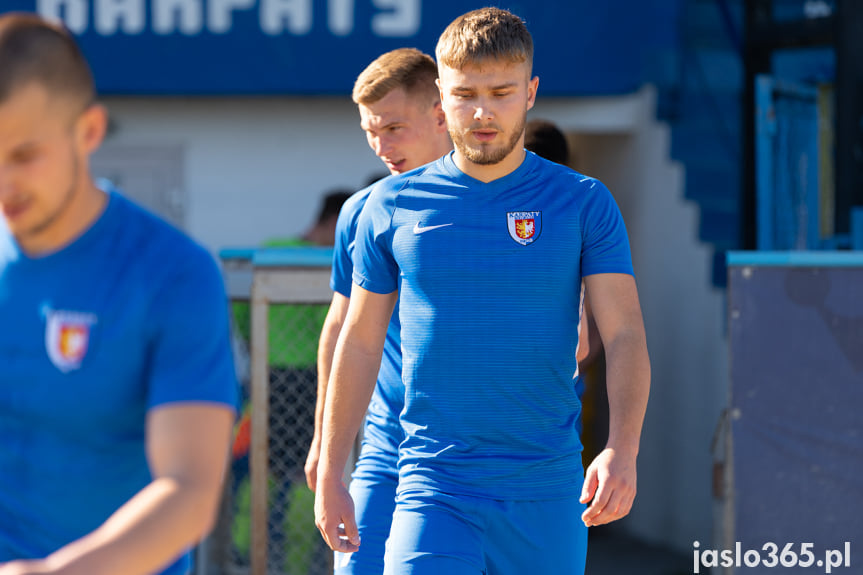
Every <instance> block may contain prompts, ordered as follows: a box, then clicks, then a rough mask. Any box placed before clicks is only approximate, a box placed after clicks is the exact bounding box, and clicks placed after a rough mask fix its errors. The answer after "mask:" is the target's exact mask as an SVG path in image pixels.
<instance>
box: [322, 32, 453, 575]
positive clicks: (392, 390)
mask: <svg viewBox="0 0 863 575" xmlns="http://www.w3.org/2000/svg"><path fill="white" fill-rule="evenodd" d="M436 79H437V66H436V65H435V63H434V60H433V59H432V58H431V57H430V56H428V55H426V54H423V53H422V52H420V51H419V50H415V49H413V48H402V49H398V50H393V51H391V52H387V53H386V54H383V55H381V56H379V57H378V58H377V59H375V60H374V61H373V62H372V63H371V64H369V65H368V66H367V67H366V69H365V70H363V72H362V73H361V74H360V75H359V76H358V77H357V80H356V83H355V85H354V90H353V100H354V102H355V103H356V104H357V107H358V108H359V112H360V126H361V127H362V128H363V130H364V131H365V133H366V137H367V139H368V142H369V146H370V147H371V148H372V150H374V152H375V154H376V155H377V156H378V157H379V158H380V159H381V160H382V161H383V162H384V164H386V166H387V168H388V169H389V170H390V172H391V173H392V174H401V173H403V172H407V171H409V170H413V169H415V168H418V167H420V166H422V165H423V164H426V163H428V162H433V161H434V160H436V159H438V158H439V157H441V156H442V155H444V154H446V153H447V152H449V151H450V150H451V149H452V144H451V142H450V140H449V135H448V134H447V130H446V124H445V122H444V117H443V111H442V110H441V105H440V95H439V92H438V89H437V86H436V85H435V80H436ZM372 187H373V186H370V187H368V188H366V189H364V190H361V191H359V192H357V193H356V194H354V195H353V196H352V197H351V198H350V199H349V200H347V202H345V205H344V206H343V207H342V210H341V213H340V214H339V220H338V223H337V226H336V244H335V246H334V251H333V273H332V278H331V281H330V285H331V287H332V288H333V301H332V304H331V305H330V309H329V312H328V314H327V319H326V321H325V323H324V327H323V330H322V331H321V338H320V343H319V345H318V401H317V408H316V417H315V436H314V439H313V441H312V447H311V449H310V450H309V458H308V460H307V462H306V477H307V480H308V484H309V487H311V488H312V489H315V482H316V480H317V465H318V458H319V456H320V445H321V432H322V418H323V412H324V406H325V400H326V393H327V392H326V390H327V379H328V377H329V374H330V371H331V367H332V359H333V351H334V349H335V344H336V340H337V339H338V335H339V332H340V331H341V328H342V326H343V324H344V319H345V314H346V313H347V308H348V302H349V298H350V296H351V284H352V281H351V276H352V273H353V262H352V255H353V251H354V243H355V238H356V232H357V220H358V219H359V216H360V212H361V211H362V209H363V206H364V205H365V203H366V200H367V199H368V197H369V193H370V191H371V189H372ZM400 342H401V339H400V328H399V321H398V314H393V317H392V319H391V321H390V322H389V326H388V327H387V329H386V341H385V343H384V355H383V360H382V361H381V364H380V371H379V372H378V374H377V384H376V385H375V389H374V393H373V397H372V400H371V404H369V403H368V402H367V403H366V404H365V405H368V406H369V407H368V415H367V418H366V423H365V428H364V432H363V445H362V450H361V452H360V456H359V460H358V461H357V465H356V469H355V470H354V473H353V476H352V480H351V484H350V492H351V496H352V498H353V501H354V504H355V511H356V518H357V525H358V528H359V531H360V533H361V534H362V537H363V542H364V543H363V546H362V548H361V549H359V550H358V551H356V552H354V553H350V554H342V553H336V558H335V568H336V573H337V574H339V575H347V574H353V575H360V574H368V575H378V574H380V573H381V572H382V571H383V566H384V563H383V561H384V544H385V543H386V539H387V536H388V535H389V531H390V523H391V522H392V515H393V509H394V507H395V493H396V485H397V483H398V469H397V461H398V446H399V444H400V443H401V441H402V439H404V432H402V429H401V426H400V425H399V413H401V410H402V408H403V407H404V393H405V390H404V385H403V384H402V380H401V368H402V356H401V343H400Z"/></svg>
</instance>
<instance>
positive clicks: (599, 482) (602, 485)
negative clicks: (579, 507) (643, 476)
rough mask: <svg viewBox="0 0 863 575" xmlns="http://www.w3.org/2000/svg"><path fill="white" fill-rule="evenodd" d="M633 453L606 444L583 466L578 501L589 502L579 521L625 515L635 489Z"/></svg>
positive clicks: (594, 521)
mask: <svg viewBox="0 0 863 575" xmlns="http://www.w3.org/2000/svg"><path fill="white" fill-rule="evenodd" d="M636 483H637V479H636V472H635V456H634V455H624V454H621V453H618V452H616V451H615V450H614V449H611V448H608V447H606V448H605V449H604V450H603V451H602V453H600V454H599V455H597V456H596V459H594V460H593V462H592V463H591V464H590V466H589V467H588V468H587V471H586V472H585V474H584V487H583V488H582V490H581V498H580V499H579V500H580V501H581V502H582V503H590V505H588V507H587V509H585V511H584V513H583V514H582V515H581V520H582V521H584V524H585V525H587V526H588V527H593V526H595V525H604V524H605V523H611V522H612V521H617V520H618V519H620V518H621V517H625V516H626V515H627V514H628V513H629V510H630V509H632V502H633V501H634V500H635V491H636Z"/></svg>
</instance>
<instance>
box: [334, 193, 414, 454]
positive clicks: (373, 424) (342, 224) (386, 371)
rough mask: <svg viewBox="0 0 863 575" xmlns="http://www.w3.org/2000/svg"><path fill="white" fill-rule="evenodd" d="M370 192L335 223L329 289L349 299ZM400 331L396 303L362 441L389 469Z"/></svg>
mask: <svg viewBox="0 0 863 575" xmlns="http://www.w3.org/2000/svg"><path fill="white" fill-rule="evenodd" d="M371 190H372V187H371V186H370V187H368V188H365V189H363V190H360V191H359V192H357V193H355V194H354V195H352V196H351V197H350V198H348V200H347V201H346V202H345V203H344V205H342V209H341V211H340V212H339V219H338V223H337V224H336V238H335V245H334V246H333V272H332V276H331V278H330V287H331V288H332V289H333V291H335V292H338V293H340V294H341V295H343V296H345V297H348V298H349V297H351V286H352V285H353V279H352V276H353V267H354V266H353V253H354V248H355V242H356V235H357V220H359V217H360V212H362V209H363V206H365V204H366V200H368V197H369V193H370V192H371ZM400 331H401V326H400V325H399V309H398V304H396V309H395V310H394V311H393V317H392V320H391V321H390V325H389V327H388V329H387V336H386V340H385V342H384V351H383V356H382V357H381V368H380V371H379V373H378V380H377V385H375V390H374V393H373V394H372V399H371V402H370V403H369V409H368V413H367V414H366V425H365V429H364V431H363V442H364V443H371V444H373V445H375V446H376V447H378V448H379V449H378V450H373V453H375V454H376V455H375V456H376V457H384V455H383V454H384V453H388V454H392V458H391V459H387V460H386V461H381V462H380V463H381V465H382V466H384V467H385V468H388V469H394V467H395V463H396V460H395V458H396V455H397V450H398V445H399V444H400V443H401V441H402V439H404V432H403V431H402V428H401V425H400V424H399V414H400V413H401V411H402V408H403V407H404V404H405V386H404V384H403V383H402V352H401V333H400ZM381 450H383V452H382V451H381ZM367 463H368V462H367Z"/></svg>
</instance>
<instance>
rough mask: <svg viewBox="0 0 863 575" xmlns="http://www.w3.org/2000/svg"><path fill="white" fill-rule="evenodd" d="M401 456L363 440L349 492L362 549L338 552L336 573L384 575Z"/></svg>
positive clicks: (335, 562)
mask: <svg viewBox="0 0 863 575" xmlns="http://www.w3.org/2000/svg"><path fill="white" fill-rule="evenodd" d="M397 460H398V456H397V454H396V453H393V452H391V451H390V450H388V449H382V448H378V447H376V446H373V445H369V444H367V443H363V447H362V451H360V457H359V460H358V461H357V466H356V469H355V470H354V473H353V476H352V479H351V484H350V487H349V491H350V493H351V497H352V498H353V500H354V514H355V517H356V520H357V527H358V529H359V532H360V549H359V551H356V552H354V553H339V552H335V558H334V561H333V564H334V566H335V575H380V574H381V573H383V571H384V548H385V544H386V541H387V537H388V536H389V534H390V524H391V523H392V520H393V511H394V510H395V507H396V487H397V486H398V482H399V476H398V469H397V468H396V464H397Z"/></svg>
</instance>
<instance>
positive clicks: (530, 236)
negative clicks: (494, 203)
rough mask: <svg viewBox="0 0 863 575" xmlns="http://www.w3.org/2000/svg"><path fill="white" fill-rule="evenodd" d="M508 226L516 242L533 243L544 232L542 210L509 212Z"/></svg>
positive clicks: (507, 216) (524, 244) (507, 217)
mask: <svg viewBox="0 0 863 575" xmlns="http://www.w3.org/2000/svg"><path fill="white" fill-rule="evenodd" d="M506 227H507V229H508V230H509V237H511V238H512V239H514V240H515V241H516V242H518V243H520V244H521V245H523V246H526V245H528V244H532V243H533V242H535V241H536V239H537V238H538V237H539V234H540V232H542V212H507V214H506Z"/></svg>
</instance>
